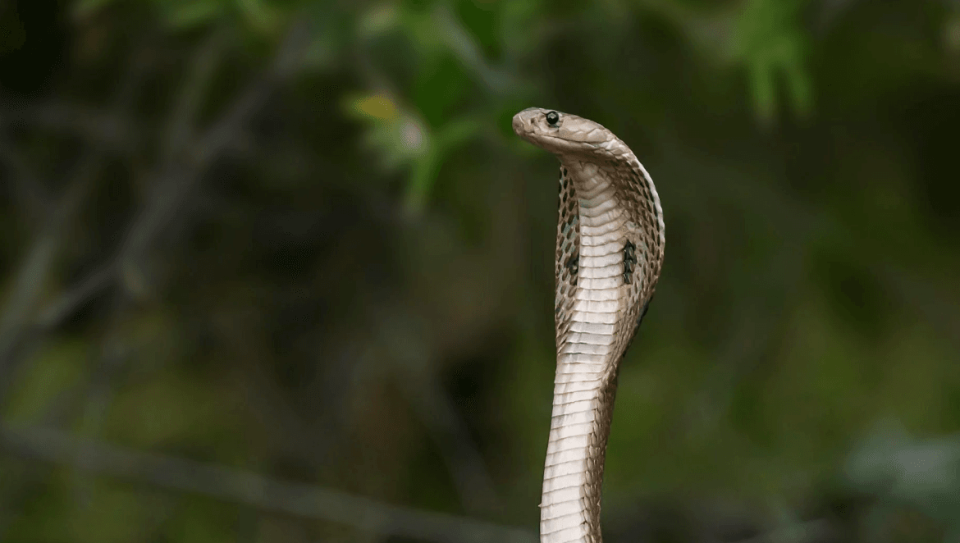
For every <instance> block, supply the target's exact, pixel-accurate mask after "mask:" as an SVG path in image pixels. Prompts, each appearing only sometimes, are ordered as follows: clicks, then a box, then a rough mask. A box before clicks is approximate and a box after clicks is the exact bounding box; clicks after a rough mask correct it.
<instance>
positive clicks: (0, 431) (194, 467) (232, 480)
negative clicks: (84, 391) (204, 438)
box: [0, 425, 536, 543]
mask: <svg viewBox="0 0 960 543" xmlns="http://www.w3.org/2000/svg"><path fill="white" fill-rule="evenodd" d="M0 447H2V448H3V449H4V450H5V451H7V452H8V453H9V454H16V455H18V456H22V457H25V458H30V459H34V460H40V461H44V462H51V463H54V464H59V465H65V466H71V467H74V468H77V469H82V470H86V471H90V472H93V473H98V474H103V475H108V476H111V477H118V478H122V479H128V480H133V481H135V482H138V483H142V484H149V485H154V486H158V487H160V488H165V489H168V490H173V491H180V492H192V493H197V494H202V495H205V496H210V497H212V498H216V499H220V500H227V501H233V502H238V503H243V504H246V505H250V506H253V507H256V508H258V509H261V510H264V511H272V512H277V513H283V514H288V515H293V516H297V517H304V518H310V519H316V520H324V521H330V522H336V523H340V524H347V525H350V526H353V527H355V528H357V529H359V530H364V531H373V532H378V533H381V534H389V535H396V536H401V537H409V538H414V539H419V540H423V541H434V542H437V543H454V542H456V543H460V542H464V541H477V542H480V541H490V542H494V541H495V542H498V543H509V542H516V543H531V542H533V541H535V540H536V536H535V535H534V534H533V533H530V532H528V531H526V530H521V529H518V528H509V527H504V526H499V525H496V524H491V523H487V522H482V521H477V520H472V519H468V518H463V517H455V516H452V515H445V514H440V513H430V512H425V511H418V510H415V509H410V508H405V507H398V506H395V505H388V504H383V503H379V502H376V501H374V500H370V499H367V498H362V497H359V496H354V495H351V494H347V493H344V492H338V491H335V490H330V489H326V488H322V487H317V486H312V485H307V484H302V483H288V482H282V481H277V480H275V479H271V478H268V477H264V476H262V475H257V474H254V473H250V472H246V471H241V470H237V469H231V468H225V467H222V466H218V465H213V464H205V463H202V462H195V461H192V460H187V459H182V458H175V457H170V456H163V455H159V454H149V453H139V452H134V451H130V450H126V449H122V448H119V447H113V446H110V445H106V444H104V443H100V442H97V441H93V440H84V439H78V438H74V437H71V436H69V435H68V434H65V433H63V432H60V431H57V430H49V429H41V428H25V429H24V428H20V429H15V428H11V427H9V426H7V425H0Z"/></svg>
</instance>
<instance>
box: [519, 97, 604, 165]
mask: <svg viewBox="0 0 960 543" xmlns="http://www.w3.org/2000/svg"><path fill="white" fill-rule="evenodd" d="M513 131H514V132H516V133H517V135H518V136H520V137H521V138H523V139H524V140H526V141H528V142H530V143H532V144H534V145H536V146H537V147H540V148H541V149H544V150H546V151H550V152H551V153H553V154H555V155H569V154H591V153H592V152H595V151H597V150H601V149H602V150H603V151H606V150H607V149H608V148H609V146H610V145H611V144H613V143H614V142H615V141H617V138H616V136H614V135H613V133H612V132H610V131H609V130H607V129H606V128H604V127H603V126H602V125H600V124H598V123H595V122H593V121H591V120H588V119H584V118H583V117H578V116H576V115H571V114H569V113H563V112H560V111H555V110H552V109H543V108H540V107H531V108H527V109H525V110H523V111H521V112H520V113H517V114H516V115H514V116H513Z"/></svg>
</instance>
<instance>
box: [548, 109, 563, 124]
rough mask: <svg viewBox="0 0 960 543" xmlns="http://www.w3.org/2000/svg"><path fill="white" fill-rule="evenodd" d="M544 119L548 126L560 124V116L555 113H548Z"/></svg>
mask: <svg viewBox="0 0 960 543" xmlns="http://www.w3.org/2000/svg"><path fill="white" fill-rule="evenodd" d="M546 117H547V124H549V125H550V126H557V123H558V122H560V114H559V113H557V112H556V111H548V112H547V115H546Z"/></svg>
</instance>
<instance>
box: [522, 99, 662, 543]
mask: <svg viewBox="0 0 960 543" xmlns="http://www.w3.org/2000/svg"><path fill="white" fill-rule="evenodd" d="M513 130H514V132H516V133H517V135H519V136H520V137H521V138H523V139H524V140H526V141H528V142H530V143H532V144H534V145H536V146H537V147H540V148H542V149H545V150H547V151H550V152H551V153H553V154H554V155H556V156H557V158H558V159H559V160H560V205H559V208H560V210H559V221H558V223H557V250H556V262H555V272H556V303H555V314H556V333H557V372H556V379H555V381H554V390H553V414H552V417H551V424H550V439H549V443H548V446H547V459H546V465H545V468H544V474H543V494H542V501H541V503H540V541H541V543H570V542H590V543H599V542H600V541H601V534H600V496H601V485H602V482H603V464H604V457H605V455H606V446H607V436H608V435H609V434H610V423H611V420H612V416H613V404H614V396H615V393H616V383H617V373H618V369H619V364H620V360H621V359H622V358H623V354H624V352H625V351H626V349H627V347H628V346H629V344H630V342H631V341H632V339H633V336H634V334H635V332H636V330H637V328H638V327H639V326H640V321H641V320H642V319H643V316H644V314H646V310H647V307H648V306H649V303H650V300H651V298H652V297H653V293H654V289H655V287H656V284H657V278H658V277H659V275H660V268H661V265H662V263H663V251H664V244H665V237H664V225H663V209H662V208H661V206H660V198H659V196H658V195H657V189H656V188H655V187H654V185H653V180H652V179H651V178H650V175H649V174H648V173H647V172H646V170H645V169H644V168H643V166H642V165H641V164H640V162H639V161H638V160H637V157H636V156H635V155H634V154H633V152H632V151H631V150H630V148H629V147H627V146H626V144H624V143H623V141H621V140H620V139H619V138H617V137H616V136H614V135H613V133H612V132H610V131H609V130H607V129H606V128H604V127H603V126H601V125H599V124H597V123H595V122H593V121H590V120H587V119H584V118H582V117H577V116H576V115H570V114H566V113H561V112H557V111H552V110H546V109H541V108H528V109H525V110H523V111H521V112H520V113H517V114H516V115H515V116H514V118H513Z"/></svg>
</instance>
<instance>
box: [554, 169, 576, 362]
mask: <svg viewBox="0 0 960 543" xmlns="http://www.w3.org/2000/svg"><path fill="white" fill-rule="evenodd" d="M558 207H559V209H560V217H559V220H558V221H557V253H556V258H555V261H554V264H555V267H556V283H557V285H556V288H557V292H556V299H555V311H556V331H557V350H558V351H559V350H560V348H561V347H562V345H561V338H563V337H564V336H566V334H567V332H568V331H569V329H570V322H571V321H570V318H571V317H572V315H573V302H574V292H575V289H576V288H577V276H578V273H577V271H578V269H579V267H578V262H579V258H580V220H579V216H580V205H579V202H578V200H577V194H576V192H575V190H574V188H573V183H572V182H571V181H570V179H569V178H568V177H567V170H566V168H562V167H561V168H560V203H559V206H558Z"/></svg>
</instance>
